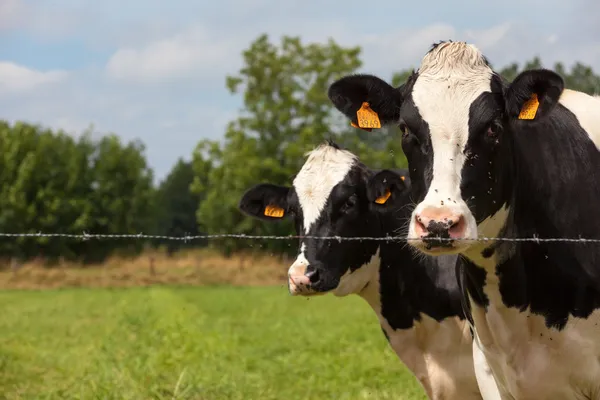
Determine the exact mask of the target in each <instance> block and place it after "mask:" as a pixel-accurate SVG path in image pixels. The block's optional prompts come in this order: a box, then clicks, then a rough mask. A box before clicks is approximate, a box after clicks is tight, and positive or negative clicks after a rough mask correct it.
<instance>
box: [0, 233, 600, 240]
mask: <svg viewBox="0 0 600 400" xmlns="http://www.w3.org/2000/svg"><path fill="white" fill-rule="evenodd" d="M20 237H34V238H69V239H80V240H91V239H138V240H139V239H154V240H172V241H184V242H189V241H193V240H202V239H206V240H211V239H245V240H299V239H315V240H337V241H340V242H341V241H352V240H354V241H356V240H358V241H383V242H389V241H416V240H421V239H420V238H406V237H405V236H384V237H369V236H311V235H305V236H302V235H287V236H275V235H246V234H243V233H221V234H212V235H193V236H189V235H185V236H167V235H146V234H144V233H137V234H103V233H100V234H93V233H86V232H83V233H81V234H72V233H44V232H36V233H5V232H0V239H1V238H20ZM431 240H434V241H469V242H490V241H503V242H537V243H542V242H578V243H600V239H594V238H582V237H579V238H540V237H535V236H534V237H524V238H502V237H478V238H438V237H435V238H431Z"/></svg>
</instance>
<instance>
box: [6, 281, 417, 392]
mask: <svg viewBox="0 0 600 400" xmlns="http://www.w3.org/2000/svg"><path fill="white" fill-rule="evenodd" d="M0 304H2V306H3V311H2V318H0V332H1V334H0V398H3V399H202V400H213V399H214V400H218V399H240V400H241V399H244V400H249V399H261V400H268V399H277V400H280V399H286V400H291V399H336V400H337V399H340V400H341V399H425V397H424V394H423V391H422V390H421V388H420V387H419V385H418V384H417V382H416V381H415V380H414V378H413V377H412V376H411V375H410V374H409V372H408V371H407V370H406V369H405V368H404V367H403V366H402V364H401V363H400V362H399V360H398V359H397V358H396V356H395V355H394V354H393V352H392V351H391V349H389V347H388V344H387V342H386V341H385V338H384V336H383V334H382V333H381V331H380V329H379V326H378V324H377V321H376V318H375V315H374V314H373V313H372V312H371V310H370V309H369V308H368V306H367V304H366V303H364V302H363V301H361V299H359V298H357V297H350V298H344V299H338V298H335V297H332V296H324V297H319V298H312V299H310V301H309V300H307V299H303V298H296V297H291V296H289V295H288V294H287V291H286V289H285V288H284V287H283V286H276V287H246V288H244V287H196V288H193V287H192V288H190V287H187V288H182V287H172V286H171V287H169V286H161V287H138V288H126V289H125V288H122V289H102V288H96V289H89V288H87V289H62V290H47V291H4V292H1V293H0Z"/></svg>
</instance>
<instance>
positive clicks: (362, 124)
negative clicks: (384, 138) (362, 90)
mask: <svg viewBox="0 0 600 400" xmlns="http://www.w3.org/2000/svg"><path fill="white" fill-rule="evenodd" d="M356 119H357V121H358V127H359V128H361V129H364V128H370V129H373V128H381V121H379V115H377V113H376V112H375V111H373V110H372V109H371V107H370V106H369V103H367V102H366V101H365V102H363V103H362V106H360V108H359V109H358V111H357V112H356Z"/></svg>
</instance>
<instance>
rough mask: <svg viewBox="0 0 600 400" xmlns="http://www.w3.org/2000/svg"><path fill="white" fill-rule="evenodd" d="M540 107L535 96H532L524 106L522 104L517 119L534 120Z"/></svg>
mask: <svg viewBox="0 0 600 400" xmlns="http://www.w3.org/2000/svg"><path fill="white" fill-rule="evenodd" d="M539 106H540V102H539V101H538V97H537V94H535V93H534V94H532V95H531V99H529V100H527V101H526V102H525V104H523V108H521V113H520V114H519V119H534V118H535V113H536V112H537V110H538V107H539Z"/></svg>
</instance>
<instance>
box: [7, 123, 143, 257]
mask: <svg viewBox="0 0 600 400" xmlns="http://www.w3.org/2000/svg"><path fill="white" fill-rule="evenodd" d="M0 154H2V155H3V157H0V231H2V232H7V233H37V232H43V233H61V234H82V233H83V232H89V233H115V234H118V233H138V232H143V231H147V228H148V226H149V221H150V220H151V218H152V213H151V208H150V200H151V197H150V196H151V193H152V172H151V170H150V169H149V168H147V165H146V161H145V158H144V156H143V146H141V145H140V144H139V143H130V144H128V145H126V146H123V145H122V144H121V142H120V141H119V139H118V138H117V137H116V136H107V137H104V138H102V139H100V140H99V141H98V142H94V141H92V140H91V139H90V135H89V133H84V134H83V135H82V136H81V137H80V138H79V139H75V138H73V137H72V136H70V135H67V134H65V133H63V132H60V131H59V132H53V131H51V130H49V129H43V128H41V127H38V126H35V125H31V124H25V123H16V124H14V126H10V125H9V124H8V123H6V122H2V121H0ZM124 247H126V248H128V249H133V250H136V249H137V250H139V249H140V248H141V243H139V242H138V243H137V244H134V245H131V244H129V243H127V242H123V241H120V242H119V241H99V240H89V241H82V240H73V239H72V238H68V237H67V238H65V237H54V238H49V237H19V238H16V239H15V240H14V241H2V242H0V255H1V256H3V257H18V258H21V259H29V258H32V257H42V258H44V259H46V260H49V261H52V260H56V259H58V258H59V257H64V258H67V259H81V260H83V261H99V260H102V259H103V258H104V257H105V256H107V255H108V254H110V253H111V252H112V251H113V250H115V249H118V248H124Z"/></svg>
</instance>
